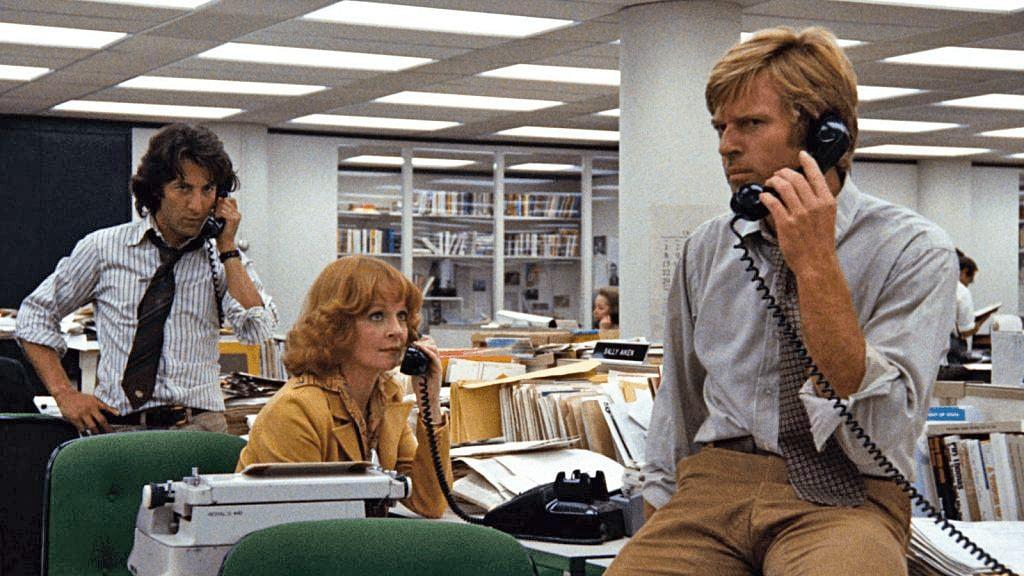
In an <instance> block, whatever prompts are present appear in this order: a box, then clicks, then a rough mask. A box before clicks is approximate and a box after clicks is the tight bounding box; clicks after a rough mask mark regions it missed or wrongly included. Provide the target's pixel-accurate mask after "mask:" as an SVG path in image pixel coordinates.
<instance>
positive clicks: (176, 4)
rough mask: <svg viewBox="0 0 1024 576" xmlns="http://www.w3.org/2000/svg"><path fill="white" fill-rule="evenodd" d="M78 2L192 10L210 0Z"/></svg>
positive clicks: (89, 0)
mask: <svg viewBox="0 0 1024 576" xmlns="http://www.w3.org/2000/svg"><path fill="white" fill-rule="evenodd" d="M79 1H80V2H95V3H97V4H128V5H130V6H151V7H153V8H179V9H182V10H192V9H193V8H198V7H200V6H202V5H203V4H207V3H209V2H211V0H79Z"/></svg>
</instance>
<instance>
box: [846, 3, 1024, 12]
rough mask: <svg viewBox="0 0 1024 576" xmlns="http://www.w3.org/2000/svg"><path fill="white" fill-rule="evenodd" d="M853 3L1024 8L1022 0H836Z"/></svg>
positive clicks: (973, 9) (991, 9) (975, 9)
mask: <svg viewBox="0 0 1024 576" xmlns="http://www.w3.org/2000/svg"><path fill="white" fill-rule="evenodd" d="M838 1H839V2H851V3H855V4H886V5H889V6H911V7H914V8H933V9H942V10H964V11H970V12H1013V11H1014V10H1020V9H1021V8H1024V0H838Z"/></svg>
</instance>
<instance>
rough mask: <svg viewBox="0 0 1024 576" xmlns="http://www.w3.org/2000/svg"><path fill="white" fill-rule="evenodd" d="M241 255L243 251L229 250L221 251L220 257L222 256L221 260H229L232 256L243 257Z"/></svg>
mask: <svg viewBox="0 0 1024 576" xmlns="http://www.w3.org/2000/svg"><path fill="white" fill-rule="evenodd" d="M241 257H242V253H241V252H239V251H238V250H228V251H227V252H221V253H220V257H219V258H220V261H221V262H227V261H228V260H230V259H232V258H241Z"/></svg>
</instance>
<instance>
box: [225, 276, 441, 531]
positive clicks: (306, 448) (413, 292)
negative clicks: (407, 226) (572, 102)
mask: <svg viewBox="0 0 1024 576" xmlns="http://www.w3.org/2000/svg"><path fill="white" fill-rule="evenodd" d="M422 302H423V296H422V294H420V291H419V290H418V289H417V288H416V287H415V286H414V285H413V284H412V282H410V281H409V280H408V279H406V278H405V277H404V276H402V275H401V273H399V272H398V271H397V270H395V269H394V268H392V267H391V266H389V265H388V264H386V263H385V262H382V261H380V260H376V259H374V258H370V257H366V256H349V257H346V258H341V259H339V260H337V261H335V262H333V263H331V264H330V265H329V266H327V268H325V269H324V271H323V272H321V273H320V276H319V277H318V278H317V279H316V281H315V282H314V283H313V286H312V287H311V288H310V290H309V293H308V294H307V295H306V301H305V305H304V307H303V310H302V314H301V315H300V317H299V319H298V321H297V322H296V323H295V327H294V328H293V329H292V330H291V331H290V332H289V333H288V341H287V347H286V351H285V355H284V364H285V366H286V367H287V368H288V372H289V373H290V374H292V377H291V378H290V379H289V380H288V382H287V384H285V386H284V387H283V388H282V389H281V390H280V391H279V392H278V393H277V394H276V395H275V396H274V398H273V399H271V401H270V402H269V403H268V404H267V405H266V406H265V407H264V408H263V409H262V410H261V411H260V413H259V416H258V417H257V418H256V422H255V424H254V425H253V428H252V433H251V434H250V435H249V444H248V446H246V447H245V449H243V450H242V453H241V455H240V456H239V460H238V466H237V470H239V471H240V470H242V469H243V468H245V467H246V466H248V465H249V464H256V463H268V462H345V461H357V460H365V461H374V460H376V461H377V462H379V464H380V466H381V467H383V468H384V469H387V470H397V471H398V472H399V473H400V474H404V475H406V476H408V477H409V478H411V479H412V495H411V496H410V497H409V498H408V499H406V500H405V501H404V502H403V503H404V504H405V505H406V506H407V507H408V508H409V509H411V510H412V511H414V512H416V513H418V514H420V515H423V516H427V517H431V518H436V517H439V516H441V514H443V513H444V509H445V499H444V495H443V494H442V492H441V488H440V486H439V485H438V482H437V475H436V473H435V471H434V467H433V460H432V459H431V456H430V450H429V446H428V443H427V430H426V427H425V426H424V422H423V413H422V411H421V412H420V415H419V418H418V420H417V425H416V432H415V436H414V433H413V431H412V428H411V426H410V425H409V424H408V416H409V411H410V410H411V409H412V404H411V403H409V402H403V401H402V396H403V389H402V385H401V384H400V383H399V382H397V381H396V380H395V379H394V378H393V377H392V375H391V374H390V373H389V372H388V371H389V370H391V369H393V368H395V367H396V366H398V365H399V364H400V363H401V361H402V358H403V356H404V353H405V348H406V345H407V344H408V343H410V342H412V341H414V340H415V338H416V333H415V331H414V327H415V326H418V325H419V323H420V306H421V304H422ZM415 345H416V347H418V348H419V349H421V350H423V351H424V352H425V353H426V355H427V356H428V357H429V358H430V370H429V372H428V373H427V376H426V380H427V387H428V394H427V395H428V398H429V401H430V407H431V411H430V413H431V415H432V417H433V418H434V422H433V424H434V429H435V434H436V438H437V444H438V448H439V452H440V456H441V461H442V462H443V464H444V468H445V476H446V478H447V479H448V482H451V460H450V458H449V456H448V449H449V446H450V436H449V428H448V425H447V420H446V418H445V417H444V416H443V415H442V414H441V406H440V400H439V396H440V386H441V362H440V360H439V359H438V355H437V348H436V347H435V346H434V345H433V343H432V342H431V341H430V340H429V339H424V340H420V341H418V342H416V344H415ZM418 380H419V379H416V381H414V382H413V387H414V388H415V391H416V395H417V398H418V399H421V397H422V394H423V391H422V386H421V384H420V382H419V381H418ZM418 405H420V406H422V404H421V403H420V404H418Z"/></svg>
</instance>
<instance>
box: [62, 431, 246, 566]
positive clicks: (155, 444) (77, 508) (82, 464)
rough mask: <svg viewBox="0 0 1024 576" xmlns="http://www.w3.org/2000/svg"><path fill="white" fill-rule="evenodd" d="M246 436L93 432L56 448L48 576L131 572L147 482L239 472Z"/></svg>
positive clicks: (164, 432) (198, 433) (211, 433)
mask: <svg viewBox="0 0 1024 576" xmlns="http://www.w3.org/2000/svg"><path fill="white" fill-rule="evenodd" d="M244 445H245V441H244V440H242V439H241V438H239V437H237V436H229V435H227V434H217V433H214V432H201V431H196V430H153V431H145V432H127V433H120V434H104V435H102V436H90V437H85V438H79V439H77V440H73V441H71V442H68V443H66V444H64V445H63V446H61V447H60V449H59V450H57V451H55V452H54V454H53V457H52V458H51V459H50V467H49V470H48V472H47V485H46V490H47V498H46V501H45V502H46V510H45V511H44V515H43V519H44V520H43V522H44V527H43V572H42V574H43V576H92V575H95V576H101V575H102V576H117V575H122V576H129V574H130V573H129V571H128V565H127V563H128V554H129V553H130V552H131V549H132V544H133V542H134V534H135V516H136V514H137V513H138V511H139V502H140V501H141V499H142V487H143V486H145V485H146V484H148V483H150V482H164V481H166V480H180V479H181V478H182V477H184V476H187V475H188V474H189V473H190V472H191V471H192V467H193V466H195V467H197V468H199V471H200V473H207V474H219V473H226V472H234V470H235V463H236V462H237V461H238V453H239V452H241V450H242V447H243V446H244Z"/></svg>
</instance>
